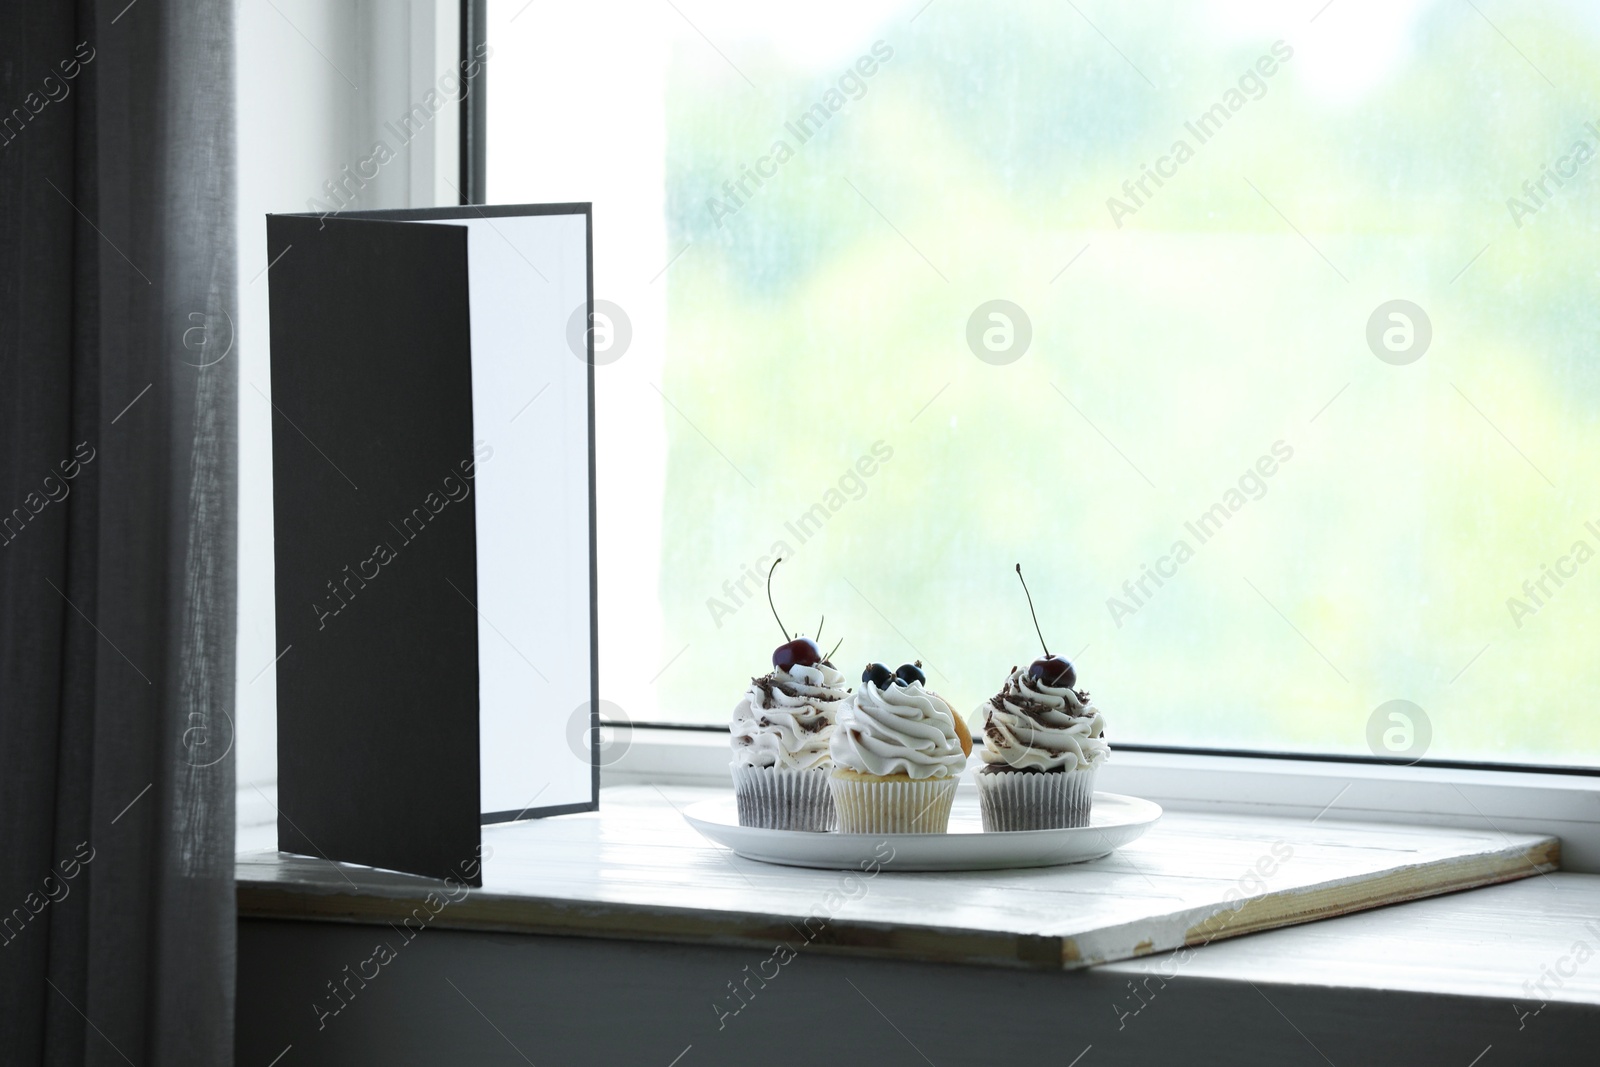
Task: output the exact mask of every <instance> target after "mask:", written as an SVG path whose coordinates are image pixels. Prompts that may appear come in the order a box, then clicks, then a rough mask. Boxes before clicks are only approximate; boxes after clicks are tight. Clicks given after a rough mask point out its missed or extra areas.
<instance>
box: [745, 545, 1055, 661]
mask: <svg viewBox="0 0 1600 1067" xmlns="http://www.w3.org/2000/svg"><path fill="white" fill-rule="evenodd" d="M782 562H783V557H782V556H779V557H778V558H777V559H775V560H773V561H772V566H771V567H770V568H769V569H768V570H767V607H769V608H771V609H772V617H773V618H774V619H777V620H778V629H780V630H782V631H783V639H784V640H785V641H792V640H794V638H792V637H790V636H789V628H788V627H787V626H785V625H784V624H783V620H782V619H778V608H777V605H775V604H773V602H772V572H773V571H775V570H777V569H778V564H780V563H782ZM1019 567H1020V564H1019ZM1017 573H1018V574H1021V573H1022V571H1021V570H1020V569H1019V570H1018V571H1017ZM1047 654H1048V653H1047Z"/></svg>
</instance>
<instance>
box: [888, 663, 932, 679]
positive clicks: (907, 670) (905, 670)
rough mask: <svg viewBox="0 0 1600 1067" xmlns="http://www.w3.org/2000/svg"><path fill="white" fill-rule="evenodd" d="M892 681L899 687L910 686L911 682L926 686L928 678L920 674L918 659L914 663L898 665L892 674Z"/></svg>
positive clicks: (920, 667)
mask: <svg viewBox="0 0 1600 1067" xmlns="http://www.w3.org/2000/svg"><path fill="white" fill-rule="evenodd" d="M894 680H895V681H896V682H898V683H900V684H901V685H910V684H911V683H912V682H920V683H922V684H924V685H926V684H927V681H928V676H927V675H926V674H923V673H922V661H921V660H920V659H919V660H917V662H915V663H902V664H900V668H899V669H898V670H896V671H895V672H894Z"/></svg>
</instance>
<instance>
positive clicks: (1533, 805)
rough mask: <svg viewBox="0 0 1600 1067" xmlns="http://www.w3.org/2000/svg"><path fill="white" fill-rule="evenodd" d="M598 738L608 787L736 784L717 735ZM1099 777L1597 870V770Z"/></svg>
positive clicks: (1306, 763)
mask: <svg viewBox="0 0 1600 1067" xmlns="http://www.w3.org/2000/svg"><path fill="white" fill-rule="evenodd" d="M601 740H602V748H601V751H602V756H601V759H602V768H601V771H600V784H601V788H602V789H604V788H605V787H607V786H616V785H638V784H648V783H653V784H658V785H666V784H669V783H670V784H675V785H691V786H706V787H720V788H728V786H729V783H730V780H729V777H728V753H729V748H728V738H727V735H726V734H723V733H721V732H713V731H709V730H703V731H702V730H672V729H659V728H640V727H607V728H606V729H605V730H603V732H602V739H601ZM1096 785H1097V786H1098V787H1099V788H1100V789H1102V790H1104V791H1107V792H1112V793H1127V794H1130V795H1132V796H1138V797H1145V798H1147V799H1149V800H1154V801H1156V802H1157V803H1159V804H1161V805H1162V806H1163V807H1167V808H1172V809H1175V810H1185V811H1208V812H1216V813H1228V814H1238V815H1270V816H1275V817H1278V818H1289V819H1306V820H1310V821H1315V822H1321V821H1328V822H1343V823H1350V822H1373V823H1408V824H1412V825H1424V826H1441V827H1456V828H1466V829H1476V830H1486V831H1489V832H1491V833H1499V834H1513V833H1546V834H1555V835H1556V836H1558V837H1560V838H1561V853H1562V869H1564V870H1567V871H1577V872H1582V873H1588V874H1600V779H1597V778H1596V777H1594V776H1592V775H1584V774H1551V773H1541V772H1535V771H1512V770H1480V769H1467V768H1453V767H1399V766H1392V765H1386V764H1378V763H1345V762H1334V761H1331V760H1315V759H1274V758H1270V757H1255V756H1215V755H1207V754H1201V753H1170V752H1142V751H1130V750H1126V749H1123V750H1116V749H1115V748H1113V752H1112V759H1111V762H1109V763H1108V764H1106V766H1105V767H1104V768H1102V770H1101V771H1100V777H1099V780H1098V781H1097V782H1096ZM601 803H602V804H603V803H604V794H603V793H602V801H601Z"/></svg>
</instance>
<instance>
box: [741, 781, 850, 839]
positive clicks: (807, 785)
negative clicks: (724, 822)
mask: <svg viewBox="0 0 1600 1067" xmlns="http://www.w3.org/2000/svg"><path fill="white" fill-rule="evenodd" d="M732 771H733V796H734V799H735V800H736V801H737V802H738V805H739V825H740V826H759V827H763V828H764V829H768V830H811V831H815V832H817V833H825V832H827V831H829V830H832V829H833V827H834V823H835V822H836V821H837V818H836V816H835V814H834V808H833V793H832V792H831V791H830V790H829V788H828V776H829V774H831V773H832V770H831V768H829V767H819V768H817V769H815V770H809V771H796V770H790V769H789V768H787V767H747V766H744V765H742V764H734V765H733V767H732Z"/></svg>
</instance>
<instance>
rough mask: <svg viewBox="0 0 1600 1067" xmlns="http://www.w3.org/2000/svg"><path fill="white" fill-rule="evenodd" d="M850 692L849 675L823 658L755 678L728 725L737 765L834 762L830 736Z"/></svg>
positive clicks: (810, 766)
mask: <svg viewBox="0 0 1600 1067" xmlns="http://www.w3.org/2000/svg"><path fill="white" fill-rule="evenodd" d="M849 695H850V694H849V692H848V691H847V690H846V689H845V687H844V675H843V674H840V673H839V672H838V671H836V670H834V669H833V668H832V667H830V666H828V665H827V664H826V663H819V664H817V665H816V666H815V667H802V666H798V665H797V666H795V667H793V668H791V669H790V670H783V669H782V668H779V669H777V670H774V671H773V672H772V673H771V674H767V675H764V676H762V677H760V678H752V679H751V680H750V688H749V689H748V690H747V691H746V692H745V695H744V697H743V698H742V699H740V701H739V704H738V706H737V707H735V708H734V709H733V720H732V721H731V722H730V723H729V724H728V732H729V734H730V735H731V736H730V738H729V741H730V743H731V744H732V745H733V763H732V765H733V766H736V767H738V766H744V767H783V768H787V769H789V770H796V771H809V770H814V769H816V768H818V767H826V766H827V765H828V740H829V738H830V737H832V735H833V729H834V722H835V720H836V718H837V716H838V711H839V708H840V707H841V706H843V704H844V702H845V698H846V697H848V696H849Z"/></svg>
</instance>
